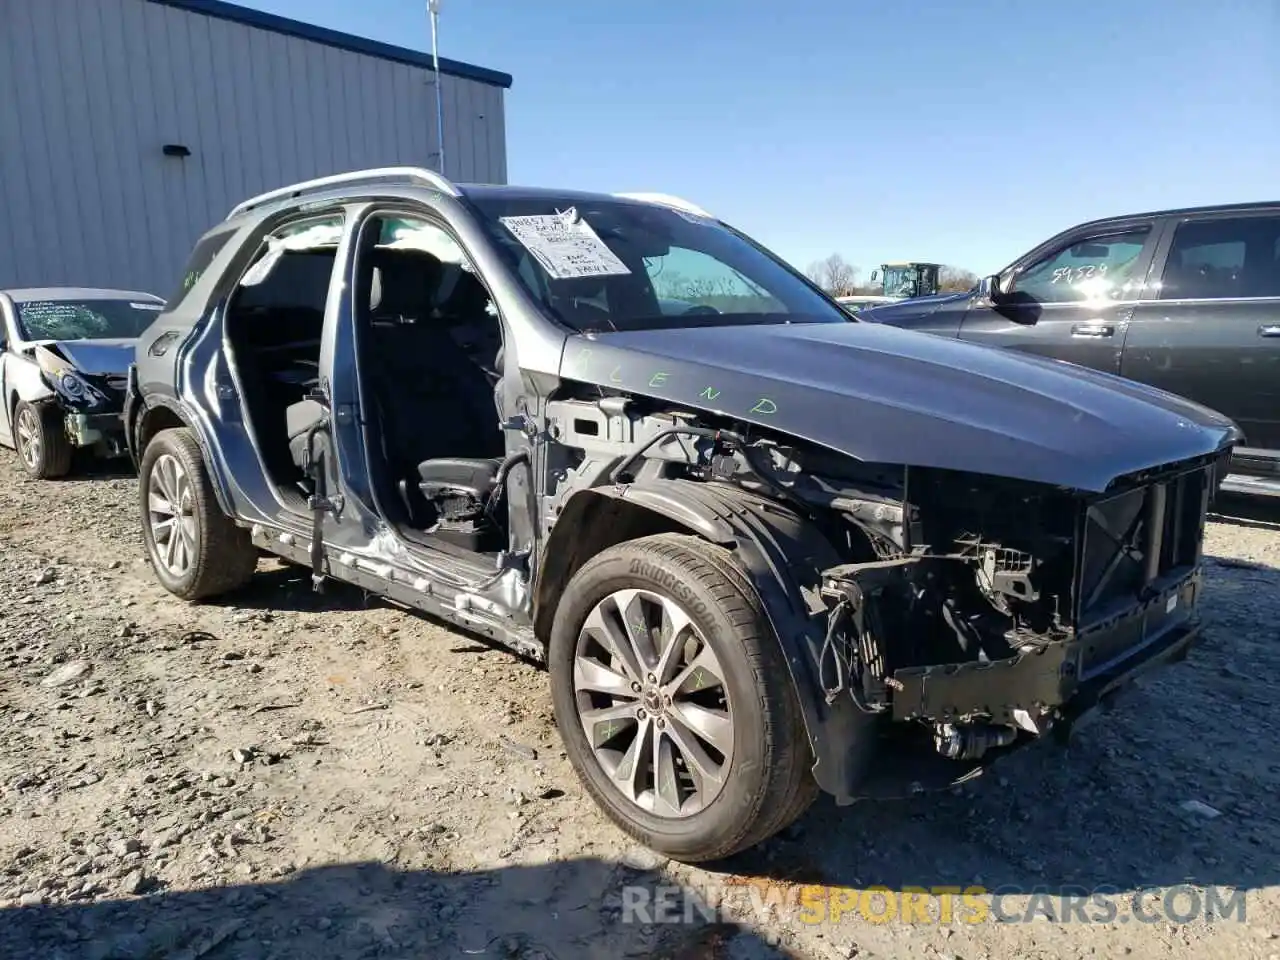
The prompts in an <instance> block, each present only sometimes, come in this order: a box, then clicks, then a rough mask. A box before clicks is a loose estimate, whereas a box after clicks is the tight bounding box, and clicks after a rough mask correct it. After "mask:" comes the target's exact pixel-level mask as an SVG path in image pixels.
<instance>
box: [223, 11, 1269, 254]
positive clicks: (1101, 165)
mask: <svg viewBox="0 0 1280 960" xmlns="http://www.w3.org/2000/svg"><path fill="white" fill-rule="evenodd" d="M240 2H242V3H245V5H247V6H253V7H257V8H258V9H261V10H267V11H270V12H272V13H277V14H281V15H283V16H289V17H294V18H296V19H300V20H307V21H309V22H311V23H316V24H320V25H322V26H326V27H331V28H334V29H338V30H344V31H347V32H350V33H354V34H359V35H361V36H366V37H371V38H373V39H377V40H383V41H386V42H390V43H396V44H399V45H401V46H408V47H417V48H420V49H430V31H429V25H428V19H427V14H426V7H427V4H426V0H359V2H356V0H240ZM775 17H776V18H778V19H775ZM1278 48H1280V0H1200V2H1189V0H1083V2H1077V3H1071V4H1061V3H1048V2H1042V0H952V2H941V0H937V2H932V3H927V2H912V0H897V2H894V0H788V2H780V3H776V4H769V3H764V2H761V0H738V2H730V0H642V2H622V0H554V2H545V3H537V2H534V0H443V4H442V8H441V16H440V53H441V55H442V56H448V57H452V58H454V59H458V60H465V61H469V62H471V63H476V64H479V65H481V66H486V67H492V68H494V69H497V70H502V71H505V72H507V73H510V74H512V75H513V76H514V78H515V83H514V86H513V87H512V89H511V90H509V91H507V103H506V115H507V149H508V174H509V178H510V180H511V181H512V182H513V183H523V184H533V185H546V186H565V187H578V188H583V189H601V190H659V191H663V192H669V193H677V194H680V195H682V196H685V197H687V198H689V199H690V200H692V201H694V202H696V203H698V204H700V205H701V206H703V207H706V208H708V209H710V210H711V211H712V212H714V213H716V214H717V215H718V216H721V217H722V218H724V219H725V220H727V221H729V222H731V223H733V224H734V225H735V226H737V227H739V228H740V229H743V230H745V231H746V232H748V233H750V234H752V235H753V236H755V237H757V238H758V239H759V240H761V241H762V242H763V243H765V244H766V245H768V246H770V247H772V248H773V249H774V250H776V251H777V252H778V253H779V254H781V255H782V256H783V257H785V258H787V259H788V260H790V261H791V262H792V263H794V264H796V265H798V266H800V267H804V266H806V265H807V264H808V263H809V262H811V261H812V260H815V259H818V258H820V257H823V256H825V255H827V254H829V253H832V252H839V253H841V254H843V255H844V256H845V257H846V259H848V260H849V261H850V262H852V263H855V264H857V265H859V266H860V267H862V268H863V275H864V277H865V275H866V273H867V272H869V271H870V269H871V268H872V267H873V266H875V265H877V264H879V263H881V262H882V261H885V260H896V259H920V260H936V261H940V262H944V263H954V264H956V265H959V266H963V267H966V268H969V269H972V270H974V271H977V272H980V273H981V272H991V271H994V270H995V269H998V268H999V267H1001V266H1003V265H1004V264H1005V263H1006V262H1008V261H1009V260H1011V259H1012V258H1013V257H1014V256H1016V255H1017V254H1019V253H1021V252H1022V251H1023V250H1025V249H1026V248H1028V247H1030V246H1032V245H1033V244H1035V243H1037V242H1038V241H1040V240H1042V239H1046V238H1047V237H1048V236H1049V235H1050V234H1052V233H1054V232H1056V231H1057V230H1059V229H1062V228H1065V227H1068V226H1071V225H1072V224H1074V223H1078V222H1080V221H1081V220H1085V219H1089V218H1093V217H1097V216H1108V215H1112V214H1119V213H1129V212H1137V211H1139V210H1145V209H1151V208H1158V207H1166V206H1179V205H1193V204H1200V203H1217V202H1232V201H1241V200H1262V199H1267V200H1274V199H1280V189H1277V187H1276V174H1277V170H1278V168H1280V66H1278V65H1277V64H1280V57H1277V56H1276V50H1277V49H1278Z"/></svg>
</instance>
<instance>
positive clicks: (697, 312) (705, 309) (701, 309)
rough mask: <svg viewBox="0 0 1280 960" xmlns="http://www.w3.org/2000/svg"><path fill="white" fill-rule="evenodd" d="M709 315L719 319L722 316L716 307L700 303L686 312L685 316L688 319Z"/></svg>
mask: <svg viewBox="0 0 1280 960" xmlns="http://www.w3.org/2000/svg"><path fill="white" fill-rule="evenodd" d="M708 314H709V315H711V316H716V317H718V316H720V311H719V310H717V309H716V308H715V307H713V306H710V305H709V304H705V303H698V304H694V305H693V306H692V307H690V308H689V309H688V310H686V311H685V312H684V316H686V317H692V316H707V315H708Z"/></svg>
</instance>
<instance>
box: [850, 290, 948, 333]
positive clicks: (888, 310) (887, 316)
mask: <svg viewBox="0 0 1280 960" xmlns="http://www.w3.org/2000/svg"><path fill="white" fill-rule="evenodd" d="M969 297H970V294H969V292H968V291H965V292H964V293H937V294H934V295H933V296H931V297H913V298H912V299H910V300H897V301H894V302H893V303H884V304H878V305H876V306H874V307H868V308H866V309H864V310H863V311H862V312H861V313H859V314H858V317H859V318H860V319H863V320H870V321H872V322H874V323H890V324H894V325H895V326H896V325H899V324H900V323H901V321H903V320H915V319H922V318H924V317H928V316H930V315H932V314H933V313H936V312H937V311H938V310H941V309H942V308H943V307H946V306H949V305H950V304H959V303H964V302H965V301H966V300H968V299H969Z"/></svg>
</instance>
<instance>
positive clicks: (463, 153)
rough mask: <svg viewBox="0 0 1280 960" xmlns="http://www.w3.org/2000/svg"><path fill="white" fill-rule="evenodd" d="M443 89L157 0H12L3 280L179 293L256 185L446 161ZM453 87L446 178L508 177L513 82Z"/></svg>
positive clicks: (2, 114) (371, 60)
mask: <svg viewBox="0 0 1280 960" xmlns="http://www.w3.org/2000/svg"><path fill="white" fill-rule="evenodd" d="M425 6H426V5H425V4H424V5H423V7H424V10H425ZM425 19H426V18H425V13H424V30H425V29H426V27H425ZM434 82H435V74H434V73H432V72H431V71H430V70H426V69H423V68H421V67H416V66H411V65H408V64H404V63H396V62H393V61H390V60H385V59H381V58H377V57H372V56H368V55H365V54H361V53H355V52H351V51H348V50H342V49H338V48H336V47H332V46H326V45H322V44H319V43H314V42H311V41H308V40H303V39H299V38H297V37H291V36H286V35H284V34H281V33H278V32H274V31H270V30H265V29H260V28H257V27H252V26H248V25H246V24H242V23H235V22H231V21H228V20H225V19H216V18H214V17H209V16H198V15H194V14H191V13H187V12H184V11H183V10H180V9H175V8H173V7H168V6H164V5H161V4H159V3H152V2H148V0H0V287H7V286H35V285H41V284H60V283H68V284H76V285H100V286H118V287H129V288H136V289H145V290H153V291H155V292H156V293H158V294H160V295H161V296H168V295H169V294H170V293H171V292H172V288H173V287H174V286H175V285H176V284H177V281H178V274H179V272H180V271H181V269H182V265H183V264H184V263H185V261H186V258H187V255H188V253H189V252H190V248H191V246H192V244H193V243H194V242H195V240H196V238H197V237H198V236H199V235H200V234H201V233H203V232H204V231H205V230H206V229H207V228H208V227H209V226H211V225H212V224H213V223H215V222H216V221H218V220H220V219H222V218H223V217H224V216H225V215H226V213H227V211H228V210H229V209H230V208H231V207H232V206H234V205H235V204H236V203H238V202H239V201H240V200H243V199H245V198H246V197H248V196H251V195H252V194H254V193H258V192H261V191H263V190H268V189H271V188H273V187H277V186H281V185H284V184H287V183H292V182H296V181H298V180H305V179H307V178H309V177H315V176H321V175H324V174H327V173H333V172H336V171H340V170H348V169H352V168H358V167H375V166H386V165H394V164H415V165H420V166H429V167H433V168H434V166H435V165H436V159H435V157H436V149H437V148H436V120H435V88H434ZM442 92H443V97H444V114H445V172H446V174H448V175H449V176H450V177H451V178H454V179H456V180H462V181H481V182H491V183H505V182H506V177H507V164H506V136H505V122H504V117H503V92H504V91H503V90H502V89H501V88H500V87H498V86H493V85H490V84H486V83H482V82H478V81H475V80H469V79H463V78H461V77H455V76H450V75H448V74H445V75H444V77H443V90H442ZM165 144H183V145H185V146H187V147H188V148H190V150H191V155H190V156H188V157H185V158H178V157H167V156H165V155H164V154H163V153H162V152H161V150H162V147H163V146H164V145H165Z"/></svg>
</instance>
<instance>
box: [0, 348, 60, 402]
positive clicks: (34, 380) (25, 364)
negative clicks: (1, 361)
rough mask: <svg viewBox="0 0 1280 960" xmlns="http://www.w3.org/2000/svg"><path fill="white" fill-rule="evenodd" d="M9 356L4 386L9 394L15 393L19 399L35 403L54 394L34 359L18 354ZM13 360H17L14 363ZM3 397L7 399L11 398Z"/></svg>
mask: <svg viewBox="0 0 1280 960" xmlns="http://www.w3.org/2000/svg"><path fill="white" fill-rule="evenodd" d="M9 357H10V363H9V365H8V370H7V371H6V372H7V374H8V375H7V376H6V377H5V387H6V388H7V389H8V390H9V391H10V393H11V394H16V395H17V398H18V399H19V400H25V401H26V402H27V403H36V402H38V401H40V400H47V399H49V398H50V397H53V396H54V392H53V391H52V390H51V389H50V388H49V384H48V383H46V382H45V379H44V374H42V373H41V372H40V367H39V365H38V364H37V363H36V362H35V361H34V360H32V359H31V358H29V357H25V356H21V355H19V354H10V355H9ZM14 360H17V361H19V362H17V363H14V362H13V361H14ZM5 399H6V401H7V400H9V399H11V398H10V397H6V398H5Z"/></svg>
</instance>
